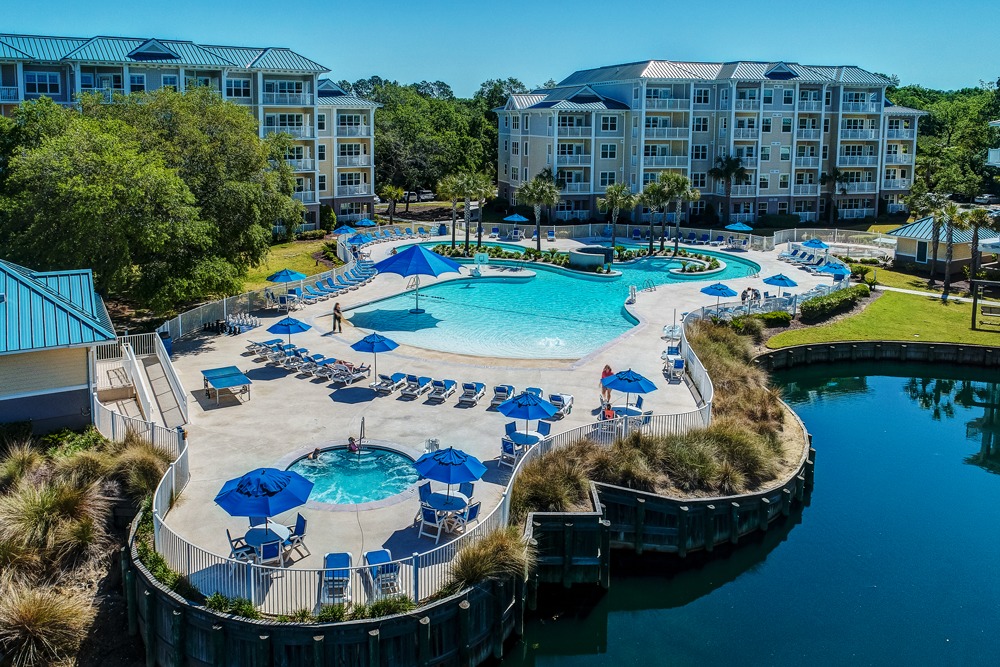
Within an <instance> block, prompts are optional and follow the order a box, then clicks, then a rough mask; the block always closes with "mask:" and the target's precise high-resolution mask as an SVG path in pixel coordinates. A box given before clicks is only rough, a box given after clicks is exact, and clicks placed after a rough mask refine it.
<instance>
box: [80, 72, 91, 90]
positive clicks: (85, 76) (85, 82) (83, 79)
mask: <svg viewBox="0 0 1000 667" xmlns="http://www.w3.org/2000/svg"><path fill="white" fill-rule="evenodd" d="M93 87H94V75H93V74H92V73H90V72H82V73H81V74H80V88H93Z"/></svg>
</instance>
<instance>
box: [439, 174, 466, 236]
mask: <svg viewBox="0 0 1000 667" xmlns="http://www.w3.org/2000/svg"><path fill="white" fill-rule="evenodd" d="M437 192H438V196H440V197H444V198H445V199H448V200H450V201H451V247H452V249H453V250H454V248H455V225H456V223H457V222H458V199H459V197H461V193H460V192H459V190H458V174H448V175H447V176H445V177H444V178H442V179H441V180H440V181H438V184H437Z"/></svg>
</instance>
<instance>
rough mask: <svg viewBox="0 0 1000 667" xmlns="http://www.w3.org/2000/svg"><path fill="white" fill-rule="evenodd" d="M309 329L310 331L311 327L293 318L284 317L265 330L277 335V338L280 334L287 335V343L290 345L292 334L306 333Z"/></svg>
mask: <svg viewBox="0 0 1000 667" xmlns="http://www.w3.org/2000/svg"><path fill="white" fill-rule="evenodd" d="M309 329H312V327H311V326H309V325H308V324H306V323H305V322H300V321H298V320H297V319H295V318H294V317H286V318H284V319H281V320H278V321H277V322H275V323H274V324H272V325H271V326H269V327H268V328H267V332H268V333H273V334H278V335H279V336H280V335H281V334H287V335H288V342H289V343H291V342H292V334H293V333H302V332H303V331H308V330H309Z"/></svg>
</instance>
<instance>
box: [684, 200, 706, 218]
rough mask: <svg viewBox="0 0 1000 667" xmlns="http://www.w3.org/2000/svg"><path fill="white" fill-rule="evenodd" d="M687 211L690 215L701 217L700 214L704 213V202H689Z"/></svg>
mask: <svg viewBox="0 0 1000 667" xmlns="http://www.w3.org/2000/svg"><path fill="white" fill-rule="evenodd" d="M688 211H689V212H690V213H691V215H701V214H702V213H704V212H705V202H704V201H695V202H691V203H690V204H689V205H688Z"/></svg>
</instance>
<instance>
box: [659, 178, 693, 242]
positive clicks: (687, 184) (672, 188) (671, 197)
mask: <svg viewBox="0 0 1000 667" xmlns="http://www.w3.org/2000/svg"><path fill="white" fill-rule="evenodd" d="M659 181H660V184H661V185H662V186H663V189H664V192H665V193H666V195H667V202H674V220H675V222H676V224H677V227H678V229H679V228H680V224H681V222H680V220H681V201H682V199H683V197H684V194H685V193H686V192H688V191H689V190H690V189H691V181H689V180H688V179H687V176H684V175H683V174H678V173H677V172H674V171H661V172H660V177H659ZM666 238H667V216H666V215H664V216H663V224H662V225H661V226H660V252H663V248H664V246H665V245H666ZM674 253H675V254H676V253H677V248H676V239H675V247H674Z"/></svg>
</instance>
